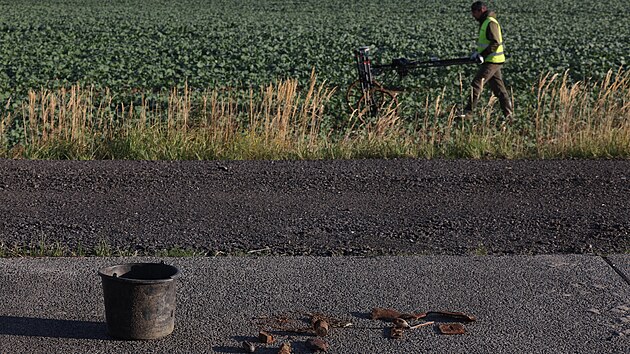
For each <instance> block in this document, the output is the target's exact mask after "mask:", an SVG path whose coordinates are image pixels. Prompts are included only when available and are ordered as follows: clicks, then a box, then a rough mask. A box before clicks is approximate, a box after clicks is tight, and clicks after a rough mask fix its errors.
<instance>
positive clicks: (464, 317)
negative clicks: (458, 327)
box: [416, 311, 477, 322]
mask: <svg viewBox="0 0 630 354" xmlns="http://www.w3.org/2000/svg"><path fill="white" fill-rule="evenodd" d="M416 316H418V317H417V318H419V319H420V318H426V317H443V318H447V319H450V320H453V321H462V322H475V321H476V320H477V318H476V317H475V316H473V315H469V314H466V313H463V312H452V311H428V312H423V313H419V314H417V315H416Z"/></svg>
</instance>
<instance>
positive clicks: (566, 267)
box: [0, 255, 630, 353]
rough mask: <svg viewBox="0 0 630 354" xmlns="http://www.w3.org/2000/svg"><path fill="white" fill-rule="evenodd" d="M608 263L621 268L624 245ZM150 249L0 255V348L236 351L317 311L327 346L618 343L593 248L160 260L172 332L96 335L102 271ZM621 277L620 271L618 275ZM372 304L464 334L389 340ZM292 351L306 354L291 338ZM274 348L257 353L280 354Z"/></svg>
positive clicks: (626, 324)
mask: <svg viewBox="0 0 630 354" xmlns="http://www.w3.org/2000/svg"><path fill="white" fill-rule="evenodd" d="M608 259H609V260H610V261H611V262H613V263H614V264H615V265H616V266H617V268H618V269H619V270H620V271H622V272H628V271H629V270H630V255H610V256H608ZM154 260H157V259H147V258H142V259H138V258H44V259H33V258H30V259H0V271H1V277H0V299H2V301H1V305H0V353H237V352H242V351H241V349H240V348H241V347H240V346H241V342H242V341H243V340H254V337H255V336H256V335H257V333H258V331H259V329H260V326H259V321H257V320H256V318H259V317H264V316H276V315H279V314H284V315H287V316H289V317H295V318H297V319H301V318H304V316H303V314H304V313H307V312H321V313H324V314H326V315H328V316H332V317H335V318H339V319H344V320H348V321H350V322H352V324H353V326H351V327H349V328H334V329H332V330H331V333H330V335H329V336H328V337H326V340H327V341H328V342H329V344H330V347H331V350H330V352H331V353H576V352H580V353H624V352H627V349H628V348H629V347H630V284H628V283H627V282H626V281H625V280H624V279H623V277H622V276H620V275H619V274H618V273H617V272H615V271H614V270H613V269H612V267H611V266H610V265H609V264H608V263H607V262H606V261H605V260H604V259H603V258H602V257H599V256H595V255H539V256H481V257H463V256H410V257H389V256H388V257H376V258H356V257H260V258H255V257H240V258H238V257H218V258H165V259H164V260H165V261H166V263H168V264H173V265H175V266H178V267H179V268H180V269H181V271H182V273H183V274H182V277H181V278H180V279H179V281H178V283H179V284H178V292H177V296H178V298H177V306H178V308H177V313H176V328H175V331H174V332H173V334H171V335H170V336H169V337H166V338H164V339H161V340H155V341H119V340H114V339H111V338H109V337H108V336H107V335H106V333H105V331H106V329H105V323H104V305H103V295H102V289H101V283H100V278H99V277H98V275H97V270H98V269H99V268H100V267H103V266H108V265H114V264H121V263H128V262H138V261H154ZM626 274H627V273H626ZM374 307H391V308H395V309H398V310H400V311H404V312H417V311H437V310H448V311H462V312H466V313H468V314H471V315H474V316H476V317H477V319H478V320H477V321H476V322H474V323H470V324H466V325H465V326H466V330H467V333H466V334H464V335H459V336H445V335H441V334H438V332H437V331H436V329H435V328H434V327H426V328H420V329H416V330H413V331H407V332H405V334H404V337H403V339H399V340H393V339H389V338H387V337H386V336H385V334H386V330H385V328H386V327H387V326H388V324H387V323H384V322H380V321H373V320H371V319H369V316H368V314H369V313H370V311H371V309H372V308H374ZM275 335H276V336H277V338H278V341H279V342H283V341H286V340H290V341H291V342H292V343H293V347H294V349H295V350H294V353H308V352H310V351H308V350H307V349H306V347H305V344H304V342H305V340H306V339H307V338H308V337H307V336H304V335H299V334H290V333H289V334H287V333H275ZM277 348H278V344H274V345H269V346H260V347H259V348H258V350H257V351H256V352H257V353H277Z"/></svg>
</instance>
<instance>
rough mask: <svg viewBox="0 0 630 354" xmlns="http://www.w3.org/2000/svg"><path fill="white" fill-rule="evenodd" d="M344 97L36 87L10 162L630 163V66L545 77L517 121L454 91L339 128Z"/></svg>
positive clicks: (16, 118)
mask: <svg viewBox="0 0 630 354" xmlns="http://www.w3.org/2000/svg"><path fill="white" fill-rule="evenodd" d="M335 90H336V89H335V88H331V87H328V86H327V85H326V84H325V83H319V82H318V81H317V78H316V76H315V74H314V73H313V74H312V75H311V79H310V82H309V83H308V85H307V86H306V87H303V88H300V87H299V86H298V82H297V81H296V80H283V81H278V82H275V83H272V84H269V85H268V86H267V87H264V88H262V89H260V90H254V89H244V90H218V89H216V90H206V91H204V92H198V91H193V90H192V89H190V88H189V87H187V86H184V87H183V88H181V89H173V90H171V91H169V92H168V93H165V94H163V95H161V96H158V97H153V96H151V97H145V96H141V97H139V98H136V99H133V100H131V99H130V100H128V101H127V102H121V100H120V99H118V98H117V96H116V95H115V94H114V93H112V92H110V91H108V90H100V91H97V90H95V89H94V88H93V87H82V86H80V85H78V84H77V85H74V86H72V87H69V88H61V89H59V90H55V91H51V90H47V89H42V90H39V91H31V92H30V93H29V95H28V98H27V99H25V100H23V101H22V102H17V104H16V103H15V102H11V101H9V102H7V103H6V106H5V109H4V111H3V113H2V115H0V157H5V158H29V159H151V160H153V159H174V160H175V159H327V158H365V157H378V158H390V157H422V158H436V157H445V158H557V157H607V158H608V157H616V158H628V157H630V74H629V72H624V71H622V70H619V71H616V72H613V71H610V72H609V73H608V75H607V76H606V77H605V78H604V79H603V80H601V81H599V82H592V83H589V82H575V83H571V82H570V81H569V78H568V75H567V73H565V74H564V75H557V74H556V75H552V74H547V75H543V76H542V77H541V78H540V81H539V82H538V83H537V84H536V85H534V86H533V87H532V89H531V92H530V95H531V96H532V102H534V104H532V105H527V104H525V105H524V106H523V107H519V106H518V104H519V102H516V103H517V108H516V111H515V118H514V119H513V121H511V122H504V121H502V117H501V116H500V115H499V114H497V113H496V111H498V110H497V109H495V106H496V104H497V100H496V99H495V98H494V97H491V98H490V99H489V100H488V101H487V103H486V104H485V105H484V106H483V107H482V108H481V109H480V111H479V112H478V114H477V115H476V116H475V117H474V118H473V119H470V120H459V119H458V118H457V117H456V115H455V107H454V106H452V105H449V104H446V103H445V102H444V96H445V95H444V94H442V95H438V96H437V97H435V98H432V99H429V98H426V101H425V102H424V107H423V108H420V109H418V111H417V112H414V114H413V116H412V117H406V116H405V117H401V115H400V112H401V111H402V110H401V109H400V107H397V106H396V105H395V104H391V105H389V106H387V107H383V108H382V109H381V110H380V113H379V115H378V116H377V117H371V116H367V115H363V114H361V113H360V112H354V113H353V114H351V115H350V116H349V117H348V118H343V119H344V120H343V121H340V119H341V118H340V117H343V116H345V114H342V113H341V112H330V111H328V109H329V108H330V106H331V104H330V102H331V99H333V95H334V94H335ZM463 91H465V90H462V92H463ZM9 107H14V109H9ZM15 107H17V108H15ZM335 117H336V118H335Z"/></svg>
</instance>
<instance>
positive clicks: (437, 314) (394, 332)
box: [372, 307, 477, 339]
mask: <svg viewBox="0 0 630 354" xmlns="http://www.w3.org/2000/svg"><path fill="white" fill-rule="evenodd" d="M372 319H374V320H383V321H389V322H392V323H393V326H392V327H391V328H390V334H389V336H390V338H394V339H400V338H402V336H403V333H404V331H405V330H410V329H417V328H421V327H426V326H430V325H433V324H435V322H446V321H449V322H450V321H456V322H474V321H476V320H477V319H476V318H475V316H472V315H468V314H466V313H463V312H453V311H427V312H419V313H415V314H410V313H403V312H400V311H397V310H394V309H389V308H382V307H375V308H373V309H372ZM411 320H431V321H426V322H421V323H419V324H416V325H413V326H412V325H411V324H409V321H411ZM438 329H439V331H440V333H443V334H463V333H465V332H466V330H465V329H464V326H463V325H462V324H461V323H448V324H441V325H439V326H438Z"/></svg>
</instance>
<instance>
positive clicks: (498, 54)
mask: <svg viewBox="0 0 630 354" xmlns="http://www.w3.org/2000/svg"><path fill="white" fill-rule="evenodd" d="M490 22H494V23H496V24H497V26H499V22H498V21H497V20H496V19H495V18H494V17H488V18H486V20H485V21H483V23H482V24H481V28H480V29H479V40H478V41H477V52H478V53H481V52H483V51H484V49H486V48H487V47H488V46H489V45H490V41H489V40H488V38H486V29H487V28H488V25H489V24H490ZM497 41H498V42H499V47H498V48H497V50H496V51H495V52H494V53H490V54H488V55H487V56H486V57H485V58H483V59H484V61H486V62H488V63H495V64H500V63H504V62H505V54H504V53H503V35H502V34H501V26H499V38H497Z"/></svg>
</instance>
